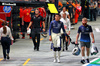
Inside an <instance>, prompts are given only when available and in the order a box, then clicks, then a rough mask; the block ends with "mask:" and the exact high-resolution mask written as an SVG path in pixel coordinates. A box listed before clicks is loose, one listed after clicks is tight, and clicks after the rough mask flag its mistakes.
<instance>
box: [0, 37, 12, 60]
mask: <svg viewBox="0 0 100 66" xmlns="http://www.w3.org/2000/svg"><path fill="white" fill-rule="evenodd" d="M10 43H11V42H10V40H9V39H8V38H7V37H2V38H1V44H2V49H3V56H4V59H6V53H7V54H9V53H10Z"/></svg>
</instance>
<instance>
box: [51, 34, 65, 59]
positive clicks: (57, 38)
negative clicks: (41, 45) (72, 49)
mask: <svg viewBox="0 0 100 66" xmlns="http://www.w3.org/2000/svg"><path fill="white" fill-rule="evenodd" d="M52 43H53V47H54V48H53V50H54V59H60V52H61V50H62V48H61V47H62V46H63V44H62V41H61V34H60V33H58V34H56V33H52ZM56 52H58V58H57V57H56Z"/></svg>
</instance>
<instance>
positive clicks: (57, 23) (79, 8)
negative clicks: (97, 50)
mask: <svg viewBox="0 0 100 66" xmlns="http://www.w3.org/2000/svg"><path fill="white" fill-rule="evenodd" d="M82 1H83V0H82ZM59 4H60V5H59ZM59 4H58V6H59V10H60V12H59V13H58V14H55V17H54V20H53V21H51V22H50V27H49V40H50V41H52V43H53V51H54V62H56V61H57V62H58V63H59V62H60V53H61V50H63V51H64V50H65V49H64V44H65V47H66V50H68V45H69V44H70V43H69V42H70V40H69V39H70V38H69V37H70V30H71V25H75V24H77V23H78V17H79V15H83V17H84V18H83V19H82V25H81V26H80V27H79V29H78V33H77V36H76V42H75V43H76V44H78V37H79V34H81V39H80V44H81V50H82V60H81V63H83V64H84V63H85V53H84V49H85V48H86V49H87V59H86V60H87V63H89V49H90V45H91V41H90V35H89V34H90V33H91V36H92V39H93V41H92V43H94V42H95V39H94V35H93V30H92V27H91V26H90V25H88V24H87V21H88V20H87V19H89V8H90V21H92V20H95V21H96V12H95V11H96V3H95V2H94V1H93V0H90V3H89V2H88V1H87V0H85V1H84V2H82V3H81V4H80V3H79V2H78V1H77V0H75V3H73V1H71V0H69V1H68V2H67V3H66V6H65V7H63V5H62V4H61V3H59ZM61 8H62V9H61ZM39 9H40V10H42V11H43V12H44V14H43V13H42V14H41V12H40V10H39ZM92 16H93V17H92ZM45 17H46V11H45V9H44V8H37V9H35V10H34V9H33V8H29V7H25V8H22V7H21V8H20V24H21V32H22V39H25V32H26V31H27V30H29V29H31V33H30V39H32V41H33V44H34V50H37V51H39V45H40V32H41V31H43V32H45ZM6 25H7V23H6V22H3V27H2V28H0V34H1V44H2V47H3V55H4V60H6V49H7V59H9V58H10V57H9V52H10V42H8V40H9V38H10V39H11V40H13V38H12V35H11V31H10V29H9V28H8V27H7V26H6ZM41 27H42V28H41ZM61 39H63V43H62V42H61ZM36 40H37V41H36ZM9 41H10V40H9ZM62 44H63V45H62ZM6 46H7V47H6ZM56 54H58V57H56Z"/></svg>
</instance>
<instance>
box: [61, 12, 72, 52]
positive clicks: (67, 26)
mask: <svg viewBox="0 0 100 66" xmlns="http://www.w3.org/2000/svg"><path fill="white" fill-rule="evenodd" d="M60 21H61V22H63V24H64V28H65V31H66V33H67V34H68V35H70V30H71V24H70V19H68V18H66V13H63V17H62V18H61V19H60ZM61 34H62V38H63V51H64V45H65V46H66V50H68V44H69V42H66V41H65V35H64V33H63V31H62V30H61ZM65 43H66V44H65Z"/></svg>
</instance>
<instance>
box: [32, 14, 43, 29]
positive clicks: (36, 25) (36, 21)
mask: <svg viewBox="0 0 100 66" xmlns="http://www.w3.org/2000/svg"><path fill="white" fill-rule="evenodd" d="M31 21H32V22H33V24H32V28H40V27H42V22H43V21H45V20H44V18H43V17H42V16H40V15H39V16H38V17H36V16H35V15H33V16H32V17H31Z"/></svg>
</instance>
